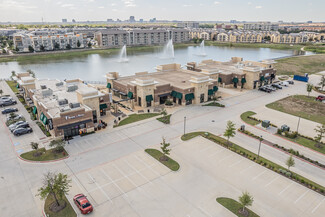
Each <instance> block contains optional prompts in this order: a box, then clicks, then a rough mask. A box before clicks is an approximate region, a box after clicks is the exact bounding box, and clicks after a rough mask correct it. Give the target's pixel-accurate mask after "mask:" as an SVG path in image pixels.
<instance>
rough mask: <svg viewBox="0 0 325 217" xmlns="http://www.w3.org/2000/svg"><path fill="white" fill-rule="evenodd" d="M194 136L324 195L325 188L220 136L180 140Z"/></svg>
mask: <svg viewBox="0 0 325 217" xmlns="http://www.w3.org/2000/svg"><path fill="white" fill-rule="evenodd" d="M196 136H202V137H203V138H206V139H209V140H210V141H212V142H214V143H217V144H219V145H221V146H223V147H225V148H227V149H229V150H231V151H233V152H235V153H237V154H240V155H241V156H243V157H246V158H247V159H249V160H251V161H254V162H256V163H258V164H260V165H261V166H264V167H266V168H268V169H270V170H273V171H274V172H276V173H279V174H281V175H283V176H285V177H287V178H289V179H291V180H293V181H295V182H297V183H300V184H302V185H304V186H305V187H308V188H310V189H312V190H314V191H316V192H318V193H320V194H322V195H325V187H324V186H321V185H319V184H317V183H315V182H313V181H311V180H309V179H307V178H305V177H303V176H301V175H299V174H297V173H294V172H292V171H288V170H287V169H286V168H284V167H282V166H280V165H278V164H276V163H274V162H272V161H270V160H267V159H265V158H263V157H261V156H259V158H258V157H257V154H255V153H253V152H251V151H248V150H247V149H245V148H243V147H241V146H239V145H236V144H235V143H232V142H228V141H227V140H226V139H224V138H222V137H220V136H216V135H214V134H211V133H208V132H192V133H188V134H185V135H183V136H182V138H181V139H182V140H183V141H186V140H189V139H192V138H194V137H196ZM284 171H285V172H284Z"/></svg>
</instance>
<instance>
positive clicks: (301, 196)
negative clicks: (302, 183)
mask: <svg viewBox="0 0 325 217" xmlns="http://www.w3.org/2000/svg"><path fill="white" fill-rule="evenodd" d="M309 191H310V190H307V191H306V192H305V193H303V194H302V195H300V197H299V198H298V199H297V200H296V201H295V203H298V201H299V200H300V199H301V198H303V196H305V195H306V194H307V193H308V192H309Z"/></svg>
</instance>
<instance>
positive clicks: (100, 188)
mask: <svg viewBox="0 0 325 217" xmlns="http://www.w3.org/2000/svg"><path fill="white" fill-rule="evenodd" d="M87 174H88V176H89V178H90V179H91V180H92V181H93V183H95V185H96V186H97V188H98V189H99V190H100V191H101V192H102V193H103V194H104V195H105V196H106V198H107V199H108V200H109V201H110V202H111V203H113V201H112V200H111V198H110V197H109V196H108V195H107V194H106V192H105V191H104V190H103V189H102V187H101V186H100V185H99V184H98V183H97V182H96V180H95V179H94V178H93V177H92V176H91V175H90V174H89V173H87Z"/></svg>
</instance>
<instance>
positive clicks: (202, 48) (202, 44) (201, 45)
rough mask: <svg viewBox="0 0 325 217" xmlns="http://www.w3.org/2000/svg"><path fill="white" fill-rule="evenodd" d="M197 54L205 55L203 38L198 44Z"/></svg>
mask: <svg viewBox="0 0 325 217" xmlns="http://www.w3.org/2000/svg"><path fill="white" fill-rule="evenodd" d="M197 55H198V56H206V55H207V54H206V53H205V47H204V40H203V41H202V42H201V44H200V48H199V53H198V54H197Z"/></svg>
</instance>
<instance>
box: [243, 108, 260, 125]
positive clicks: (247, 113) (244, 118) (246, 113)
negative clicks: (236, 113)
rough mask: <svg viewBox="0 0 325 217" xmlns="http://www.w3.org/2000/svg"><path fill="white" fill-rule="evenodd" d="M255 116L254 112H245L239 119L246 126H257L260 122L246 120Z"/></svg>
mask: <svg viewBox="0 0 325 217" xmlns="http://www.w3.org/2000/svg"><path fill="white" fill-rule="evenodd" d="M255 114H256V113H255V112H252V111H247V112H244V113H243V114H241V115H240V118H241V119H242V120H243V121H244V122H245V123H247V124H250V125H257V124H259V123H260V122H258V121H255V120H253V119H250V118H248V117H249V116H252V115H255Z"/></svg>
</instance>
